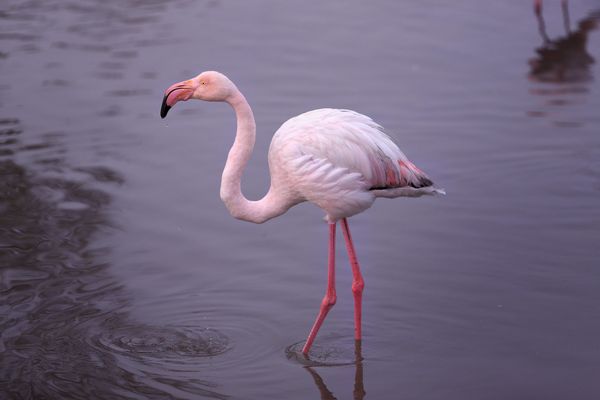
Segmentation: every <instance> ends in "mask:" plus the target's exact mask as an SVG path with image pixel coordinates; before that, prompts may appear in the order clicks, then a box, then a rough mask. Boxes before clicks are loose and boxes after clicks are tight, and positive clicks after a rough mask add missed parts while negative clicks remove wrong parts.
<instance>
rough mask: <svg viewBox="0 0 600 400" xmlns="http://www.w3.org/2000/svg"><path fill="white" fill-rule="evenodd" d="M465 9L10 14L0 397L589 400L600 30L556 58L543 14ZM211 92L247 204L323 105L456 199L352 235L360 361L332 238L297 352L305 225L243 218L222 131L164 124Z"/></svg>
mask: <svg viewBox="0 0 600 400" xmlns="http://www.w3.org/2000/svg"><path fill="white" fill-rule="evenodd" d="M455 3H456V2H453V3H452V4H449V3H448V4H447V2H422V1H412V2H392V1H386V2H381V3H380V4H377V5H372V4H371V5H367V4H366V3H365V2H358V1H346V2H341V1H337V2H328V3H327V2H316V1H309V2H306V1H302V2H300V1H292V2H290V1H286V2H267V1H253V2H241V1H234V2H222V1H216V0H211V1H191V0H189V1H172V2H165V1H158V0H154V1H145V2H140V1H133V0H126V1H114V0H109V1H99V0H84V1H74V0H72V1H68V0H45V1H41V0H34V1H16V0H5V1H4V2H3V3H2V4H0V21H1V24H0V44H1V45H2V46H1V47H0V70H1V71H2V78H1V81H0V176H1V178H0V398H8V399H27V398H48V399H62V398H73V399H90V398H102V399H132V398H135V399H145V398H156V399H165V398H174V399H196V398H217V399H224V398H232V399H270V398H286V399H307V398H314V399H317V398H323V399H330V398H340V399H341V398H350V397H351V396H352V397H353V398H356V399H360V398H365V399H397V398H408V399H410V398H420V399H452V398H457V399H458V398H460V399H463V398H479V399H506V398H545V399H564V398H571V399H583V398H596V397H598V396H600V383H599V381H598V379H597V375H598V371H600V347H599V346H598V341H597V338H598V337H600V322H599V321H600V320H599V318H598V316H599V315H600V305H599V304H600V270H599V263H598V260H599V259H600V248H599V247H598V243H599V239H600V203H599V202H598V197H599V194H600V112H599V111H598V110H600V96H598V91H599V90H600V86H599V84H598V79H600V71H599V69H600V67H599V63H598V62H597V61H596V62H594V61H593V60H592V58H593V57H595V58H596V59H598V58H599V57H600V30H599V29H598V28H597V27H596V25H597V24H598V21H599V18H600V5H599V4H598V3H597V2H594V1H583V0H582V1H579V2H571V3H570V4H569V6H570V7H569V18H570V30H571V32H572V35H571V36H569V39H568V40H567V39H565V38H566V37H567V34H566V32H565V27H564V23H563V14H562V13H561V7H560V2H558V1H555V2H548V1H547V2H545V4H544V10H543V16H544V21H543V22H544V25H540V21H539V20H538V19H537V18H536V16H535V14H534V12H533V9H532V8H533V7H532V4H530V3H528V2H508V3H507V2H460V4H455ZM504 3H506V4H504ZM541 27H544V28H545V31H544V30H541V29H540V28H541ZM544 32H545V35H546V37H547V39H548V40H549V42H547V43H546V45H545V48H544ZM559 38H563V40H562V41H560V42H559V41H558V39H559ZM206 69H217V70H221V71H223V72H225V73H226V74H228V75H229V76H230V77H231V78H232V79H233V80H234V81H235V82H236V83H237V84H238V86H239V87H240V89H241V90H242V91H243V92H244V93H245V94H246V97H247V98H248V99H249V101H250V103H251V105H252V107H253V109H254V112H255V114H256V119H257V124H258V131H259V132H258V137H257V144H256V149H255V153H254V155H253V158H252V160H251V161H250V164H249V166H248V168H247V171H246V173H245V177H244V179H245V181H244V183H243V189H244V191H245V193H246V195H247V196H248V197H250V198H258V197H260V196H262V195H263V193H264V192H265V191H266V188H267V186H268V182H269V180H268V175H267V172H266V171H267V162H266V154H267V148H268V144H269V141H270V138H271V135H272V132H274V131H275V130H276V129H277V127H278V126H279V125H280V124H281V123H282V122H283V121H285V120H286V119H287V118H289V117H291V116H293V115H296V114H298V113H301V112H303V111H307V110H310V109H314V108H319V107H340V108H350V109H355V110H357V111H360V112H363V113H365V114H367V115H370V116H372V117H373V118H374V119H375V120H376V121H378V122H379V123H381V124H382V125H384V126H385V127H386V129H387V131H388V132H389V134H390V135H391V136H392V137H393V138H394V139H395V140H396V141H397V143H399V144H400V146H401V148H402V149H403V150H404V151H405V153H407V155H408V156H409V157H410V158H411V160H412V161H414V162H415V163H416V164H417V165H418V166H420V167H421V168H422V169H424V170H425V171H427V172H428V174H429V175H430V176H431V177H432V178H433V179H434V180H435V181H436V183H437V184H438V185H439V186H442V187H444V188H445V189H446V190H447V192H448V195H447V196H445V197H444V198H420V199H418V200H413V199H404V200H403V199H397V200H393V201H390V200H379V201H378V202H377V203H376V204H375V206H374V207H373V208H372V209H370V210H368V211H367V212H365V213H363V214H361V215H358V216H356V217H354V218H352V220H351V227H352V232H353V236H354V239H355V241H356V246H357V252H358V256H359V260H360V261H361V265H362V268H363V271H364V275H365V280H366V289H365V295H364V311H363V312H364V321H363V324H364V326H363V335H364V340H363V343H362V349H356V348H355V347H354V341H353V337H352V335H353V318H352V296H351V292H350V282H351V274H350V269H349V267H348V262H347V258H346V256H345V254H344V252H343V243H342V240H341V238H338V240H339V241H338V269H337V271H338V282H337V288H338V303H337V305H336V306H335V307H334V309H333V311H332V312H331V313H330V315H329V316H328V318H327V320H326V322H325V324H324V326H323V328H322V330H321V332H320V334H319V336H318V338H317V342H316V346H315V348H314V350H313V352H312V354H311V359H310V360H308V361H307V360H303V359H301V358H299V357H298V356H297V353H296V352H294V350H295V349H297V348H298V347H299V346H301V344H302V341H303V340H304V339H305V336H306V334H307V333H308V330H309V328H310V326H311V324H312V322H313V320H314V317H315V315H316V312H317V309H318V306H319V302H320V300H321V298H322V296H323V292H324V289H325V278H326V269H325V266H326V264H325V262H326V260H325V258H326V253H327V229H326V225H325V223H324V222H323V221H322V212H321V211H320V210H319V209H317V208H316V207H314V206H312V205H310V204H302V205H300V206H297V207H295V208H294V209H292V210H290V211H289V212H288V213H287V214H286V215H285V216H283V217H280V218H278V219H276V220H273V221H270V222H268V223H267V224H264V225H252V224H247V223H243V222H240V221H237V220H234V219H232V218H231V217H230V216H229V215H228V213H227V210H226V209H225V207H224V206H223V205H222V203H221V201H220V199H219V195H218V193H219V183H220V174H221V170H222V167H223V164H224V162H225V158H226V156H227V151H228V148H229V146H230V144H231V142H232V140H233V133H234V129H235V120H234V118H233V114H232V112H231V111H230V110H229V109H228V107H227V106H226V105H222V104H201V103H198V102H190V103H186V104H182V105H177V107H176V108H174V109H173V110H172V111H171V112H170V114H169V117H168V118H167V119H165V120H161V119H160V117H159V115H158V111H159V106H160V101H161V99H162V93H163V90H164V89H165V88H166V87H168V86H169V85H170V84H172V83H173V82H176V81H180V80H183V79H186V78H189V77H191V76H193V75H195V74H197V73H199V72H200V71H202V70H206Z"/></svg>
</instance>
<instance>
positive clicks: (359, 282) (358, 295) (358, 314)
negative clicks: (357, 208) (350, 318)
mask: <svg viewBox="0 0 600 400" xmlns="http://www.w3.org/2000/svg"><path fill="white" fill-rule="evenodd" d="M342 231H343V232H344V239H346V250H348V258H349V259H350V265H351V266H352V294H353V295H354V339H356V340H361V338H362V330H361V321H362V292H363V289H364V287H365V281H364V280H363V277H362V274H361V273H360V266H359V265H358V260H357V258H356V252H355V251H354V244H353V243H352V235H350V227H349V226H348V220H347V219H346V218H344V219H342Z"/></svg>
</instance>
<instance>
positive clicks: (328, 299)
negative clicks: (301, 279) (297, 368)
mask: <svg viewBox="0 0 600 400" xmlns="http://www.w3.org/2000/svg"><path fill="white" fill-rule="evenodd" d="M335 300H336V296H335V222H334V223H333V224H329V265H328V272H327V292H325V297H323V301H322V302H321V309H320V310H319V315H318V316H317V319H316V321H315V324H314V325H313V327H312V329H311V330H310V333H309V334H308V339H306V343H305V344H304V347H303V348H302V353H303V354H304V355H307V354H308V351H309V350H310V347H311V346H312V344H313V342H314V341H315V337H316V336H317V332H319V328H320V327H321V325H322V324H323V321H324V320H325V317H326V316H327V313H328V312H329V310H331V307H333V305H334V304H335Z"/></svg>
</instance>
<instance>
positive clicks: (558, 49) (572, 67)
mask: <svg viewBox="0 0 600 400" xmlns="http://www.w3.org/2000/svg"><path fill="white" fill-rule="evenodd" d="M561 8H562V14H563V24H564V29H565V33H566V35H565V36H563V37H559V38H556V39H550V37H549V36H548V34H547V32H546V23H545V21H544V16H543V13H542V0H535V2H534V12H535V15H536V18H537V21H538V29H539V32H540V35H541V36H542V39H543V41H544V43H543V45H542V46H541V47H538V48H537V49H536V50H535V51H536V53H537V54H536V56H535V57H534V58H532V59H531V60H529V66H530V72H529V77H530V78H531V79H532V80H534V81H540V82H557V83H560V82H581V81H586V80H589V79H591V73H590V66H591V65H592V64H593V63H594V62H595V60H594V58H593V57H592V56H591V55H590V54H589V53H588V51H587V42H588V35H589V33H590V32H591V31H593V30H594V29H596V27H597V26H598V20H599V19H600V11H596V12H592V13H590V14H589V15H588V16H587V17H586V18H584V19H583V20H581V21H580V22H579V23H578V24H577V29H576V30H574V31H572V30H571V22H570V16H569V2H568V0H562V1H561Z"/></svg>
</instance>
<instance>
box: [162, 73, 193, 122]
mask: <svg viewBox="0 0 600 400" xmlns="http://www.w3.org/2000/svg"><path fill="white" fill-rule="evenodd" d="M195 89H196V85H195V84H194V82H193V81H192V80H188V81H183V82H179V83H176V84H174V85H171V86H170V87H169V88H168V89H167V90H165V95H164V97H163V100H162V105H161V106H160V117H161V118H164V117H166V116H167V113H168V112H169V110H170V109H171V107H173V106H174V105H175V103H177V102H178V101H186V100H189V99H190V98H191V97H192V95H193V94H194V90H195Z"/></svg>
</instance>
